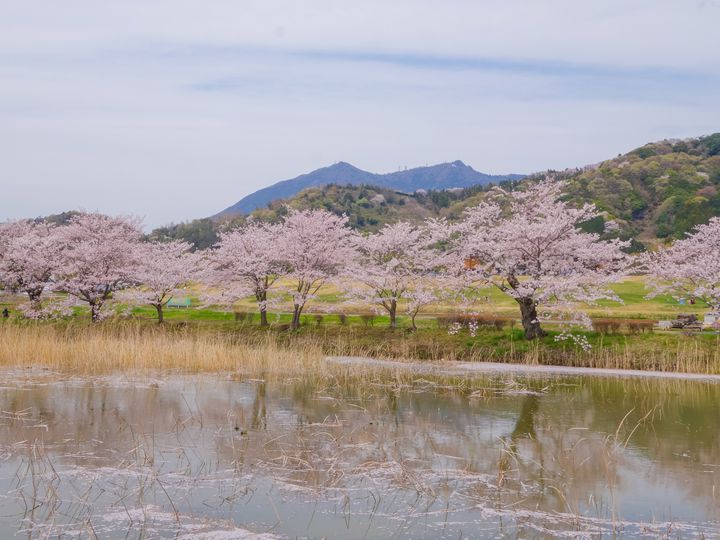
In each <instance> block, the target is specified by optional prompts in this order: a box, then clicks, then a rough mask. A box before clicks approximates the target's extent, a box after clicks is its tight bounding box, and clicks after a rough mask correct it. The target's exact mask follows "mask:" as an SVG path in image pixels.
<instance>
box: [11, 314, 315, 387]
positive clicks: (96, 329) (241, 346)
mask: <svg viewBox="0 0 720 540" xmlns="http://www.w3.org/2000/svg"><path fill="white" fill-rule="evenodd" d="M0 365H3V366H8V367H10V366H43V367H48V368H52V369H57V370H63V371H67V370H70V371H78V372H82V373H106V372H110V371H118V370H120V371H125V370H150V369H152V370H179V371H187V372H202V371H224V372H227V371H240V372H243V373H248V374H253V373H282V374H289V375H292V374H307V373H317V372H322V370H323V369H324V365H325V361H324V356H323V353H322V351H321V349H320V348H318V347H316V346H313V345H312V344H304V345H303V346H302V347H292V348H289V347H286V346H282V345H280V344H278V343H277V342H276V341H275V340H273V339H272V338H269V337H268V338H265V339H258V340H255V342H254V343H243V342H241V341H240V340H238V339H235V338H234V337H233V336H231V335H227V334H222V333H211V332H197V331H193V330H192V329H185V330H183V329H179V330H178V329H174V330H173V331H167V330H165V329H155V328H151V327H148V326H147V325H137V324H113V325H102V324H101V325H92V326H90V325H65V326H59V325H47V324H28V325H14V324H3V325H0Z"/></svg>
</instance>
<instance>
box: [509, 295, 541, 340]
mask: <svg viewBox="0 0 720 540" xmlns="http://www.w3.org/2000/svg"><path fill="white" fill-rule="evenodd" d="M515 300H517V303H518V304H519V305H520V315H521V316H522V325H523V329H524V330H525V339H535V338H539V337H543V336H545V335H547V334H546V333H545V331H544V330H543V329H542V328H541V327H540V321H539V320H538V317H537V306H536V305H535V300H533V298H532V297H529V296H525V297H522V298H516V299H515Z"/></svg>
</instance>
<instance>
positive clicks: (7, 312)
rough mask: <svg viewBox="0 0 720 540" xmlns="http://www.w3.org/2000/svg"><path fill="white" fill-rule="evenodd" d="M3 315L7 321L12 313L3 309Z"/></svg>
mask: <svg viewBox="0 0 720 540" xmlns="http://www.w3.org/2000/svg"><path fill="white" fill-rule="evenodd" d="M2 315H3V319H7V318H9V317H10V311H9V310H8V308H5V309H3V311H2Z"/></svg>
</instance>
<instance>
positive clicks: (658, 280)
mask: <svg viewBox="0 0 720 540" xmlns="http://www.w3.org/2000/svg"><path fill="white" fill-rule="evenodd" d="M643 266H644V268H645V270H646V271H647V273H648V274H649V275H650V279H649V280H648V283H649V285H650V287H651V289H652V293H651V294H650V296H651V297H652V296H656V295H658V294H672V295H673V296H675V297H676V298H680V297H685V298H687V297H695V298H698V299H701V300H703V301H704V302H706V303H707V304H708V305H709V306H710V307H711V308H712V309H713V310H715V311H717V310H720V218H717V217H714V218H711V219H710V221H709V223H707V224H705V225H699V226H698V227H696V228H695V230H694V231H692V232H691V233H689V234H688V236H687V237H686V238H683V239H681V240H677V241H676V242H675V243H674V244H673V245H672V246H671V247H669V248H665V249H661V250H659V251H657V252H655V253H648V254H647V255H645V257H644V259H643Z"/></svg>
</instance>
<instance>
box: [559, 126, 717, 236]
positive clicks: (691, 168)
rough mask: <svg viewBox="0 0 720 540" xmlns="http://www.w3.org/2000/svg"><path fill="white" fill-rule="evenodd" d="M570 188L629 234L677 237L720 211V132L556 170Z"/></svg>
mask: <svg viewBox="0 0 720 540" xmlns="http://www.w3.org/2000/svg"><path fill="white" fill-rule="evenodd" d="M557 176H558V177H560V178H566V179H567V180H568V181H569V189H568V194H569V195H570V196H571V197H572V198H573V199H576V200H578V201H592V202H594V203H595V204H597V206H598V207H599V208H600V209H601V210H603V211H605V212H606V213H607V216H608V218H609V219H615V220H617V221H618V223H619V224H620V225H621V226H622V228H623V230H624V232H625V234H626V235H627V236H628V237H632V238H635V239H636V240H638V241H640V242H643V243H645V244H651V245H652V244H655V243H657V242H658V241H663V240H666V239H672V238H679V237H681V236H683V235H684V234H685V233H686V232H687V231H689V230H690V229H692V228H693V227H694V226H695V225H698V224H700V223H704V222H706V221H707V220H708V219H709V218H710V217H712V216H717V215H720V133H715V134H714V135H710V136H707V137H700V138H697V139H688V140H682V141H680V140H674V141H673V140H668V141H660V142H656V143H651V144H646V145H645V146H642V147H640V148H638V149H636V150H633V151H632V152H629V153H627V154H624V155H620V156H618V157H616V158H613V159H609V160H607V161H603V162H602V163H599V164H598V165H594V166H590V167H585V168H583V169H580V170H573V171H563V172H560V173H558V174H557Z"/></svg>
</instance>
